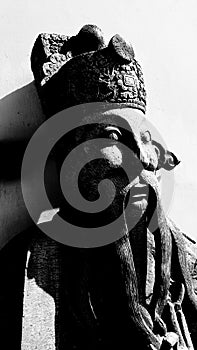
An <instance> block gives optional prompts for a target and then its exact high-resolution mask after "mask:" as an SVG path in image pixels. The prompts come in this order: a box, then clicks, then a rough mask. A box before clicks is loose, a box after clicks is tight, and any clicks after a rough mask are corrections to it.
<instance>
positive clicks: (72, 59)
mask: <svg viewBox="0 0 197 350" xmlns="http://www.w3.org/2000/svg"><path fill="white" fill-rule="evenodd" d="M31 65H32V71H33V74H34V77H35V82H36V86H37V89H38V93H39V95H40V98H41V102H42V105H43V109H44V111H45V113H46V115H47V116H50V115H53V114H54V113H57V112H58V111H60V110H62V109H64V108H67V107H70V106H73V105H77V104H81V103H88V102H110V103H112V102H115V103H121V104H125V105H126V106H127V107H132V108H137V109H140V110H141V111H142V112H143V113H145V110H146V91H145V87H144V79H143V74H142V70H141V67H140V65H139V63H138V62H137V61H136V59H135V55H134V51H133V48H132V46H131V45H130V44H128V43H127V42H126V41H125V40H124V39H122V38H121V37H120V36H119V35H118V34H116V35H114V36H113V37H112V39H111V40H110V42H109V44H108V45H107V46H106V45H105V41H104V38H103V35H102V32H101V30H100V29H99V28H98V27H96V26H93V25H85V26H84V27H83V28H82V29H81V30H80V32H79V33H78V34H77V35H76V36H73V37H67V36H64V35H57V34H40V35H39V36H38V38H37V40H36V42H35V44H34V47H33V50H32V55H31Z"/></svg>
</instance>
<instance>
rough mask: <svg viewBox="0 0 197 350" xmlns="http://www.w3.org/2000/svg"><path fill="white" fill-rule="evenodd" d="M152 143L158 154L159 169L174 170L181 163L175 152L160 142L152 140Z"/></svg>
mask: <svg viewBox="0 0 197 350" xmlns="http://www.w3.org/2000/svg"><path fill="white" fill-rule="evenodd" d="M152 144H153V146H154V147H155V151H156V153H157V156H158V167H157V169H160V168H163V169H165V170H172V169H174V168H175V166H177V165H178V164H179V163H180V160H179V159H178V158H177V157H176V156H175V154H174V153H172V152H170V151H168V150H166V149H165V148H164V147H163V146H162V145H161V144H160V143H159V142H156V141H154V140H152Z"/></svg>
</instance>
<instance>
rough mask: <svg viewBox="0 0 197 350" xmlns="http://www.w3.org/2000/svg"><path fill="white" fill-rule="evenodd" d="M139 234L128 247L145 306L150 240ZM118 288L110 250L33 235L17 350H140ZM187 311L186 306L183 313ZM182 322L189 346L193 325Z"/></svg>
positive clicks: (151, 264)
mask: <svg viewBox="0 0 197 350" xmlns="http://www.w3.org/2000/svg"><path fill="white" fill-rule="evenodd" d="M169 226H170V227H171V233H172V235H173V230H174V231H175V230H176V234H178V235H179V236H180V235H182V234H181V232H180V231H179V230H178V229H177V228H175V226H174V225H173V224H172V223H171V222H170V221H169ZM141 233H142V235H141V236H140V235H139V236H138V237H137V236H136V235H135V230H134V231H133V239H132V240H131V244H132V242H133V247H134V246H135V249H134V250H133V251H135V254H134V261H135V267H136V272H137V275H138V283H139V285H138V286H139V288H141V289H142V290H143V284H144V283H145V298H146V300H145V304H146V305H147V306H148V305H149V304H150V301H151V298H152V294H153V287H154V277H155V276H154V274H155V243H154V236H153V234H152V233H151V232H150V231H149V230H148V229H147V228H146V227H144V229H143V230H141ZM146 235H147V240H146V239H145V237H146ZM142 238H143V239H142ZM183 240H184V241H185V242H186V241H187V251H188V254H190V255H191V257H192V258H190V259H189V261H190V268H191V270H192V271H193V268H194V262H195V257H194V253H192V252H191V249H193V247H192V243H191V244H190V243H189V241H188V240H187V239H185V238H183ZM146 262H147V264H146ZM146 269H147V271H146ZM175 270H176V268H175ZM140 271H141V273H140ZM139 273H140V274H139ZM121 285H122V284H121V274H120V266H119V261H118V259H117V256H116V254H115V251H114V248H113V244H110V245H108V246H105V247H101V248H93V249H79V248H72V247H67V246H63V245H61V244H59V243H57V242H55V241H53V240H51V239H50V238H48V237H46V236H45V235H43V234H42V233H41V232H37V233H36V234H35V233H34V237H32V239H31V242H30V244H29V246H28V253H27V261H26V268H25V285H24V300H23V327H22V329H23V330H22V350H34V349H39V350H42V349H43V350H44V349H50V350H56V349H57V350H60V349H111V348H114V347H116V348H118V347H121V348H122V347H123V348H124V344H125V346H126V344H128V342H129V343H130V344H131V345H130V348H131V349H132V348H133V347H132V346H133V344H136V343H135V341H137V343H138V344H139V346H140V336H139V334H137V333H136V329H135V326H133V329H131V327H130V326H128V324H129V322H128V310H127V307H126V301H125V299H124V298H125V296H124V293H123V291H122V288H121ZM142 295H143V292H142V293H141V296H142ZM188 305H189V304H188V303H187V300H186V307H188ZM188 321H189V327H190V331H193V332H194V337H193V339H194V342H195V341H196V340H195V327H196V326H195V322H193V321H192V319H189V315H188ZM141 346H143V343H142V344H141ZM140 348H142V347H140Z"/></svg>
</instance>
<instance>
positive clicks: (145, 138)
mask: <svg viewBox="0 0 197 350" xmlns="http://www.w3.org/2000/svg"><path fill="white" fill-rule="evenodd" d="M141 140H142V142H143V143H147V142H150V141H151V140H152V138H151V133H150V131H148V130H146V131H144V132H143V133H142V134H141Z"/></svg>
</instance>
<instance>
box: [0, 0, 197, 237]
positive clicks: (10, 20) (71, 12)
mask: <svg viewBox="0 0 197 350" xmlns="http://www.w3.org/2000/svg"><path fill="white" fill-rule="evenodd" d="M87 23H90V24H96V25H97V26H99V27H100V28H101V29H102V30H103V32H104V33H105V35H106V38H107V40H109V39H110V37H111V36H112V35H114V34H116V33H119V34H121V35H122V36H124V37H125V38H126V39H128V40H129V41H130V42H131V43H132V44H133V47H134V50H135V53H136V58H137V59H138V61H139V63H140V64H141V65H142V68H143V72H144V76H145V83H146V88H147V93H148V100H147V102H148V105H147V117H148V118H149V119H150V121H151V122H152V123H153V124H154V125H155V126H156V127H157V128H158V129H159V130H160V132H161V134H162V135H163V137H164V139H165V141H166V143H167V145H168V149H169V150H171V151H173V152H174V153H175V154H176V155H177V156H178V157H179V158H180V159H181V161H182V162H181V164H180V165H179V166H178V167H177V168H176V170H175V177H176V186H175V192H174V199H173V203H172V205H171V208H170V216H171V217H172V218H173V219H174V220H175V221H176V223H177V225H178V226H180V227H181V228H182V229H183V230H184V231H185V232H186V233H187V234H189V235H190V236H192V237H194V238H195V239H197V229H196V217H197V175H196V172H197V165H196V152H197V137H196V135H197V113H196V103H197V67H196V66H197V2H196V0H193V1H192V0H165V1H161V0H149V1H148V0H143V1H142V0H126V1H124V0H121V1H116V2H115V1H107V0H98V1H96V0H94V1H90V0H83V1H82V2H79V1H76V0H70V1H67V2H66V1H65V0H64V1H62V0H53V1H52V0H48V1H44V0H34V1H33V0H32V1H29V0H6V1H3V2H1V4H0V36H1V49H0V98H2V97H4V96H6V95H8V94H10V93H12V92H14V91H15V90H17V89H18V88H21V87H22V86H24V85H26V84H28V83H30V82H31V81H32V80H33V75H32V72H31V68H30V54H31V49H32V46H33V43H34V41H35V39H36V37H37V35H38V34H39V33H41V32H49V33H51V32H54V33H62V34H66V35H75V34H77V32H78V31H79V29H80V28H81V27H82V26H83V25H84V24H87ZM0 120H1V113H0Z"/></svg>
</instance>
